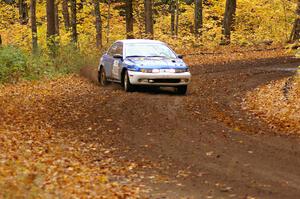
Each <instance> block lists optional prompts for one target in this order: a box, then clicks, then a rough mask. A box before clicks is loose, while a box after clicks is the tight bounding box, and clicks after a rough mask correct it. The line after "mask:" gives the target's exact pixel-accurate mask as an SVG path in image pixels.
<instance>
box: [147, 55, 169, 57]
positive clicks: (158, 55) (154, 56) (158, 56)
mask: <svg viewBox="0 0 300 199" xmlns="http://www.w3.org/2000/svg"><path fill="white" fill-rule="evenodd" d="M148 57H166V56H163V55H150V56H148Z"/></svg>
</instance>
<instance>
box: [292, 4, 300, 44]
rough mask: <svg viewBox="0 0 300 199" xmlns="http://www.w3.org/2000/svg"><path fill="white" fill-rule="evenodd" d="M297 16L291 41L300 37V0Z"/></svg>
mask: <svg viewBox="0 0 300 199" xmlns="http://www.w3.org/2000/svg"><path fill="white" fill-rule="evenodd" d="M296 16H297V18H296V19H295V22H294V26H293V30H292V32H291V35H290V42H295V41H296V40H299V39H300V0H298V2H297V9H296Z"/></svg>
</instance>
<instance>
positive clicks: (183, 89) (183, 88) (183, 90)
mask: <svg viewBox="0 0 300 199" xmlns="http://www.w3.org/2000/svg"><path fill="white" fill-rule="evenodd" d="M186 92H187V85H184V86H178V87H177V93H178V94H180V95H185V94H186Z"/></svg>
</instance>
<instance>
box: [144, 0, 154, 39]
mask: <svg viewBox="0 0 300 199" xmlns="http://www.w3.org/2000/svg"><path fill="white" fill-rule="evenodd" d="M144 9H145V30H146V34H147V35H149V36H150V38H153V15H152V0H144Z"/></svg>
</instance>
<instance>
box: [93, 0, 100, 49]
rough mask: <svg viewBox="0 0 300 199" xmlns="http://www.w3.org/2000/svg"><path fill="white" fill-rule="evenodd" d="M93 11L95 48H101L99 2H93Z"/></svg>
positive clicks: (96, 0) (95, 0) (97, 0)
mask: <svg viewBox="0 0 300 199" xmlns="http://www.w3.org/2000/svg"><path fill="white" fill-rule="evenodd" d="M94 9H95V17H96V22H95V26H96V46H97V48H100V47H102V21H101V13H100V2H99V0H94Z"/></svg>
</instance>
